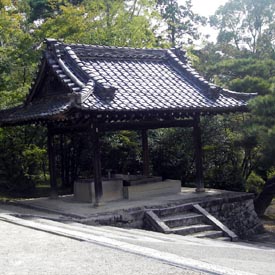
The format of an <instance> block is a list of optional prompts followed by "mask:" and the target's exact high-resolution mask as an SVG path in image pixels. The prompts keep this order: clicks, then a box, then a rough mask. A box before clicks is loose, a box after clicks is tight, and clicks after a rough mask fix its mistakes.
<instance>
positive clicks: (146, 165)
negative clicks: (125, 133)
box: [141, 130, 149, 177]
mask: <svg viewBox="0 0 275 275" xmlns="http://www.w3.org/2000/svg"><path fill="white" fill-rule="evenodd" d="M141 139H142V160H143V175H144V176H147V177H148V176H149V148H148V135H147V130H142V132H141Z"/></svg>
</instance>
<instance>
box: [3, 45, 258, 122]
mask: <svg viewBox="0 0 275 275" xmlns="http://www.w3.org/2000/svg"><path fill="white" fill-rule="evenodd" d="M45 62H46V63H47V66H48V67H47V68H49V67H50V69H51V70H52V71H53V73H54V74H55V75H56V77H57V78H58V79H59V81H60V82H61V83H62V84H63V86H64V87H66V90H67V100H66V99H64V97H63V99H57V98H58V97H57V95H55V97H54V98H52V99H46V100H41V99H40V98H39V97H40V95H39V91H38V90H39V85H38V82H39V79H41V77H39V75H40V76H41V74H43V73H45V72H43V70H45V66H44V67H43V66H41V69H40V74H38V78H37V80H36V83H35V84H34V85H33V87H32V89H31V91H30V94H29V96H28V98H27V100H26V103H25V105H24V106H23V107H20V108H18V109H17V111H16V110H15V111H14V112H11V114H10V115H8V117H9V118H7V119H10V120H12V119H22V120H26V121H27V120H29V119H30V118H33V119H34V118H37V119H40V118H41V119H42V118H45V117H50V116H52V115H54V114H57V113H58V112H60V113H62V112H65V111H67V110H69V109H70V108H71V107H74V108H75V109H79V110H86V111H98V112H115V111H151V110H181V111H183V112H184V111H197V112H224V111H227V110H230V111H234V110H236V111H237V110H241V109H242V108H243V107H245V106H246V103H247V100H248V99H249V98H251V97H252V96H253V95H251V94H242V93H235V92H231V91H228V90H225V89H222V88H220V87H217V86H215V85H213V84H210V83H208V82H207V81H206V80H205V79H203V78H202V77H201V76H200V75H199V74H198V73H197V72H196V71H195V70H194V69H193V68H192V67H191V66H190V64H189V63H188V60H187V58H186V56H185V53H184V52H183V51H181V50H175V49H174V50H167V49H133V48H117V47H104V46H91V45H79V44H70V45H67V44H64V43H61V42H57V41H56V40H47V48H46V51H45V58H44V63H45ZM42 67H43V68H42ZM62 96H64V95H62ZM72 99H74V100H72ZM55 100H56V101H55ZM43 102H44V103H43ZM0 121H1V118H0Z"/></svg>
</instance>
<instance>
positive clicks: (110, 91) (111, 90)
mask: <svg viewBox="0 0 275 275" xmlns="http://www.w3.org/2000/svg"><path fill="white" fill-rule="evenodd" d="M116 91H117V88H116V87H112V86H110V85H108V84H105V83H100V82H99V81H95V89H94V94H95V95H96V96H97V97H99V98H100V99H102V100H105V101H111V100H113V99H114V97H115V92H116Z"/></svg>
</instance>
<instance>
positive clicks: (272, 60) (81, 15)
mask: <svg viewBox="0 0 275 275" xmlns="http://www.w3.org/2000/svg"><path fill="white" fill-rule="evenodd" d="M0 12H1V13H0V108H6V107H10V106H14V105H17V104H19V103H21V102H22V101H23V100H24V97H25V96H26V94H27V93H28V89H29V87H30V85H31V81H32V79H33V78H34V76H35V70H36V68H37V64H38V62H39V60H38V59H39V57H40V56H41V50H42V49H43V40H44V38H45V37H52V38H57V39H62V40H63V41H65V42H74V43H87V44H104V45H115V46H130V47H169V46H175V45H176V46H183V47H185V48H186V49H188V51H189V53H190V54H191V55H190V56H192V59H193V65H194V66H195V67H196V68H197V69H198V70H199V71H200V72H201V74H203V75H204V76H205V78H206V79H208V80H210V81H212V82H214V83H216V84H218V85H222V86H224V87H227V88H229V89H232V90H235V91H239V92H249V93H254V92H257V93H258V94H259V96H258V97H257V98H256V99H255V100H253V101H252V102H251V105H250V108H251V112H250V113H249V114H231V115H224V116H215V117H210V118H207V119H205V118H203V119H202V130H203V131H202V132H203V151H204V168H205V181H206V184H207V185H208V186H210V187H215V188H225V189H233V190H244V189H246V190H249V191H253V192H259V191H260V190H261V188H262V186H263V182H264V181H265V180H266V179H267V178H270V177H272V176H273V175H274V173H275V161H274V157H273V156H274V153H275V143H274V139H275V120H274V117H275V116H274V115H275V107H274V106H275V77H274V75H275V19H274V18H275V16H274V15H275V4H274V1H272V0H264V1H263V0H229V1H228V2H227V3H226V4H225V5H224V6H221V7H220V8H219V9H218V10H217V11H216V13H215V14H214V15H213V16H212V17H211V18H210V19H209V22H210V23H211V25H212V26H213V27H214V28H216V29H217V30H218V32H219V34H218V38H217V41H216V42H215V43H213V42H207V43H206V42H205V44H204V46H203V48H201V49H199V50H198V49H197V48H196V47H193V46H191V47H190V44H192V43H193V41H195V40H196V39H198V38H199V36H200V34H199V31H198V27H199V25H200V24H205V23H206V18H202V17H200V16H198V15H197V14H195V13H194V12H193V11H192V1H191V0H187V1H186V2H185V4H184V5H179V4H178V2H177V1H176V0H169V1H166V0H165V1H164V0H163V1H162V0H161V1H160V0H158V1H157V0H93V1H89V0H39V1H38V0H27V1H25V0H18V1H12V0H0ZM60 139H62V140H63V142H61V141H60V140H56V144H63V145H62V146H63V147H64V148H61V147H60V146H61V145H60V146H57V148H56V150H57V152H58V153H59V155H60V158H59V159H58V163H57V165H58V167H61V166H64V167H65V168H66V169H64V171H65V172H64V174H63V175H60V181H61V179H62V183H63V186H69V187H70V186H72V182H73V180H74V179H75V178H76V177H79V176H89V175H90V174H91V171H92V167H91V163H92V160H91V156H90V155H89V152H90V151H91V150H90V148H91V146H92V145H91V144H90V142H89V138H88V137H87V136H84V135H71V136H62V137H60ZM82 139H85V142H79V141H80V140H82ZM149 142H150V157H151V166H150V169H151V173H152V174H154V175H161V176H163V178H176V179H181V180H182V183H183V184H187V185H188V184H190V183H192V182H193V181H194V150H193V143H192V131H191V130H190V129H160V130H156V131H150V132H149ZM83 144H86V145H87V146H86V147H85V146H83ZM102 145H103V146H102V148H103V149H102V160H103V161H102V168H103V172H105V173H107V171H108V170H109V169H111V170H113V171H115V172H118V173H138V172H139V171H141V169H142V157H141V146H140V133H139V132H129V131H122V132H119V133H112V134H111V133H110V134H108V135H105V136H104V137H103V138H102ZM47 165H48V164H47V154H46V135H45V129H43V128H41V129H38V128H33V127H31V126H26V127H16V128H2V129H0V172H1V171H2V172H1V173H0V175H2V174H3V171H4V172H5V175H6V179H7V180H6V181H4V182H3V181H1V180H0V182H1V186H0V188H1V189H2V190H9V191H13V192H14V191H15V190H17V191H18V190H19V191H20V192H22V191H24V190H28V189H31V188H33V187H34V186H35V184H36V183H41V182H43V181H46V182H47V180H48V174H47V173H48V172H47V171H48V168H47Z"/></svg>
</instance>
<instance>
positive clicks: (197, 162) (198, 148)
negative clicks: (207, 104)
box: [193, 114, 205, 192]
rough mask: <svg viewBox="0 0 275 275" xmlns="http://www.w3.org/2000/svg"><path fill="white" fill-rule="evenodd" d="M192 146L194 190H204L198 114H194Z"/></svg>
mask: <svg viewBox="0 0 275 275" xmlns="http://www.w3.org/2000/svg"><path fill="white" fill-rule="evenodd" d="M193 137H194V147H195V166H196V192H204V191H205V190H204V182H203V166H202V142H201V129H200V116H199V115H198V114H196V115H195V116H194V129H193Z"/></svg>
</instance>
